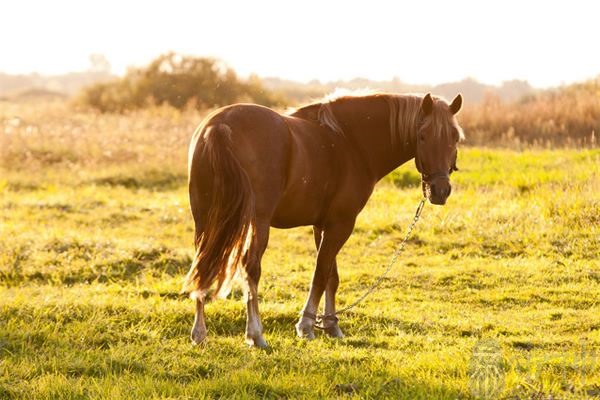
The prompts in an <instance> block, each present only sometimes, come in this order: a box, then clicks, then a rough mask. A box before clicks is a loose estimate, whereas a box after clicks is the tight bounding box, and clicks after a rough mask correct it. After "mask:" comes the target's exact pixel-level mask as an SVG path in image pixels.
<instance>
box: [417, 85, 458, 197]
mask: <svg viewBox="0 0 600 400" xmlns="http://www.w3.org/2000/svg"><path fill="white" fill-rule="evenodd" d="M461 107H462V96H461V95H460V94H459V95H458V96H456V98H455V99H454V100H453V101H452V103H451V104H448V103H446V102H445V101H444V100H442V99H438V98H432V97H431V94H427V95H426V96H425V97H423V101H422V102H421V118H420V120H419V127H418V129H417V138H416V141H417V149H416V154H415V163H416V164H417V169H418V170H419V172H420V173H421V178H422V185H423V195H424V196H425V197H427V198H428V199H429V201H430V202H431V203H432V204H438V205H443V204H446V200H447V199H448V196H450V192H451V191H452V186H451V185H450V174H452V172H453V171H456V170H458V168H456V156H457V144H458V141H459V140H460V139H461V138H462V129H461V128H460V126H459V125H458V122H457V121H456V118H455V115H456V114H457V113H458V112H459V111H460V108H461Z"/></svg>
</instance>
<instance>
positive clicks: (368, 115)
mask: <svg viewBox="0 0 600 400" xmlns="http://www.w3.org/2000/svg"><path fill="white" fill-rule="evenodd" d="M337 108H338V110H336V111H339V119H340V120H342V121H343V122H344V125H345V126H344V134H345V135H347V136H350V139H351V143H352V145H353V146H356V147H357V150H358V152H359V153H360V154H361V156H362V157H361V158H362V159H363V160H364V162H365V163H367V166H366V167H367V168H368V170H369V171H370V172H371V175H372V176H373V178H374V179H375V180H379V179H381V178H383V177H384V176H386V175H387V174H389V173H390V172H391V171H393V170H394V169H396V168H398V167H399V166H400V165H402V164H404V163H405V162H407V161H409V160H410V159H412V158H414V157H415V144H414V143H413V141H412V140H397V143H395V144H394V145H392V136H391V134H390V122H389V121H390V112H389V106H388V104H387V102H386V100H385V99H384V98H381V97H378V98H369V99H361V98H356V99H351V100H347V101H346V102H345V103H344V104H340V105H339V106H338V107H337ZM402 128H403V127H400V129H402ZM406 136H407V137H408V132H406Z"/></svg>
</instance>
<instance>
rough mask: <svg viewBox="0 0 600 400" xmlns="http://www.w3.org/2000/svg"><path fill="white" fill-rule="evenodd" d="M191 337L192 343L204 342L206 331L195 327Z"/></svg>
mask: <svg viewBox="0 0 600 400" xmlns="http://www.w3.org/2000/svg"><path fill="white" fill-rule="evenodd" d="M190 338H191V339H192V344H200V343H203V342H204V341H205V340H206V331H202V330H199V329H194V330H192V334H191V336H190Z"/></svg>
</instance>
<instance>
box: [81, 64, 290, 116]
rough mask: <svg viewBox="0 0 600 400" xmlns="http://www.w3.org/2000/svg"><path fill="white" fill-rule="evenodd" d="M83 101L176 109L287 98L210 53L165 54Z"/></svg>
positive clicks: (278, 102)
mask: <svg viewBox="0 0 600 400" xmlns="http://www.w3.org/2000/svg"><path fill="white" fill-rule="evenodd" d="M79 100H80V102H81V103H83V104H85V105H88V106H91V107H93V108H95V109H97V110H100V111H102V112H121V111H125V110H132V109H138V108H143V107H146V106H150V105H163V104H168V105H170V106H172V107H175V108H177V109H183V108H186V107H191V108H195V109H198V110H203V109H208V108H214V107H218V106H223V105H226V104H232V103H236V102H240V101H246V102H253V103H258V104H262V105H265V106H284V105H285V104H286V102H285V100H284V97H283V96H282V95H278V94H276V93H273V92H271V91H268V90H266V89H265V88H264V87H263V86H262V83H261V81H260V79H259V78H258V77H256V76H251V77H250V78H249V79H247V80H240V79H239V78H238V77H237V75H236V74H235V72H234V71H233V70H232V69H231V68H228V67H227V66H225V65H224V64H223V63H221V62H219V61H217V60H214V59H211V58H198V57H188V56H182V55H179V54H175V53H168V54H165V55H162V56H160V57H158V58H157V59H155V60H154V61H152V62H151V63H150V65H148V66H147V67H145V68H141V69H132V70H130V71H129V72H128V73H127V74H126V75H125V76H124V77H123V78H121V79H119V80H116V81H112V82H108V83H100V84H96V85H93V86H91V87H88V88H86V89H84V90H83V91H82V93H81V95H80V98H79Z"/></svg>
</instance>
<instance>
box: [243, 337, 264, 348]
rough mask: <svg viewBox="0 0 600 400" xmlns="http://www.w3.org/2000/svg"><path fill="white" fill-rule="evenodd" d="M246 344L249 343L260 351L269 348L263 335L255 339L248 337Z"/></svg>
mask: <svg viewBox="0 0 600 400" xmlns="http://www.w3.org/2000/svg"><path fill="white" fill-rule="evenodd" d="M246 343H248V346H250V347H256V348H258V349H268V348H269V344H268V343H267V341H266V340H265V339H264V338H263V337H262V336H261V335H259V336H255V337H250V336H246Z"/></svg>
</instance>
